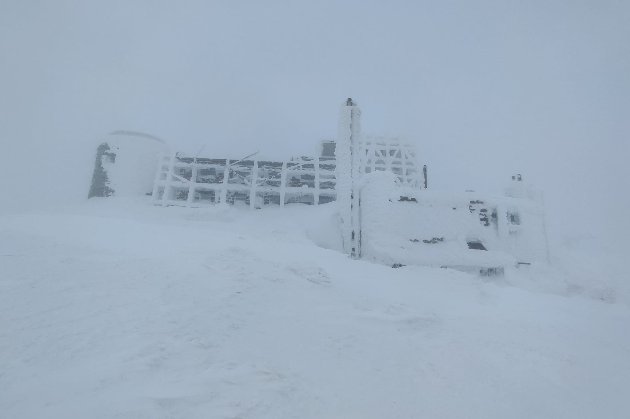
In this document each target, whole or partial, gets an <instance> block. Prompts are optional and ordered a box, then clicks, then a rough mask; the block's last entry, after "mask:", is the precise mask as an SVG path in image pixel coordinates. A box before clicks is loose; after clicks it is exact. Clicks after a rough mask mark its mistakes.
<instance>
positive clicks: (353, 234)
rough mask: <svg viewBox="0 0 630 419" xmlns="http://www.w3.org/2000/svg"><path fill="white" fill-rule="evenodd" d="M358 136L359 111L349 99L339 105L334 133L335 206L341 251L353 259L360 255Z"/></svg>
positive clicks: (359, 127) (359, 126) (359, 129)
mask: <svg viewBox="0 0 630 419" xmlns="http://www.w3.org/2000/svg"><path fill="white" fill-rule="evenodd" d="M360 135H361V110H360V109H359V108H358V106H356V104H355V103H354V102H353V101H352V99H350V98H349V99H348V100H347V101H346V103H345V104H344V105H343V106H342V107H341V111H340V114H339V125H338V134H337V145H336V155H337V168H336V178H337V205H338V207H339V214H340V216H341V230H342V239H343V247H344V251H345V252H346V253H348V254H350V256H351V257H353V258H359V257H361V249H360V243H361V242H360V235H361V224H360V220H359V206H360V202H359V190H358V179H359V177H360V173H359V171H360V158H361V156H360V155H359V153H360V150H359V142H360Z"/></svg>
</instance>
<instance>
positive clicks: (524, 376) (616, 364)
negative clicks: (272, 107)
mask: <svg viewBox="0 0 630 419" xmlns="http://www.w3.org/2000/svg"><path fill="white" fill-rule="evenodd" d="M332 205H334V204H332ZM332 205H326V206H322V207H320V208H312V207H309V208H305V207H301V206H295V207H290V208H285V209H284V210H281V209H279V208H275V209H274V208H271V209H267V210H264V211H256V212H251V211H248V210H244V209H239V208H224V207H214V208H209V209H198V210H192V209H183V208H173V207H171V208H159V207H152V206H150V205H149V204H148V203H146V202H129V201H120V200H92V201H90V202H88V203H86V204H84V205H81V206H78V207H72V208H65V209H59V210H57V211H54V212H47V213H29V214H20V215H7V216H3V217H2V218H0V417H6V418H88V417H89V418H269V419H279V418H405V419H406V418H595V417H597V418H604V417H605V418H627V417H628V415H629V414H630V413H629V412H630V397H628V395H629V393H628V391H629V389H630V333H629V330H630V298H628V293H627V292H626V291H624V290H627V289H628V288H624V287H621V286H619V287H618V285H619V284H623V283H624V281H626V280H627V277H625V276H624V274H625V272H624V271H622V270H621V268H619V269H617V270H615V269H616V268H614V267H613V268H611V267H610V266H611V265H610V264H606V266H607V268H604V267H603V266H604V263H601V264H598V263H594V262H591V263H590V264H588V265H585V264H584V263H582V265H580V262H583V260H582V259H581V258H580V256H579V255H580V253H579V252H577V250H575V249H571V248H569V247H565V248H563V251H562V252H560V253H557V254H556V258H560V261H556V263H558V266H556V267H554V268H545V269H539V270H535V271H533V272H529V273H527V272H526V273H522V272H521V273H517V272H508V273H507V276H506V277H505V278H503V279H495V280H492V281H488V280H487V279H486V280H482V279H481V278H478V277H474V276H470V275H467V274H463V273H460V272H455V271H450V270H444V269H429V268H421V267H409V266H408V267H404V268H400V269H392V268H390V267H387V266H383V265H378V264H374V263H368V262H362V261H352V260H349V259H348V258H347V257H345V256H344V255H342V254H340V253H338V252H336V251H335V250H332V249H334V248H335V247H336V246H338V244H337V243H336V242H335V239H334V236H331V234H330V233H331V229H332V228H333V227H332V217H333V215H332V212H333V209H334V207H333V206H332ZM316 244H317V245H316ZM318 245H319V246H318ZM326 247H327V248H326ZM576 255H577V256H576ZM602 257H603V256H602ZM591 258H592V255H591ZM566 261H573V262H574V264H573V265H570V264H566ZM562 263H565V264H564V265H562ZM585 266H586V267H590V268H588V269H587V268H585ZM613 266H621V264H620V263H619V264H618V265H614V263H613ZM589 269H590V271H589Z"/></svg>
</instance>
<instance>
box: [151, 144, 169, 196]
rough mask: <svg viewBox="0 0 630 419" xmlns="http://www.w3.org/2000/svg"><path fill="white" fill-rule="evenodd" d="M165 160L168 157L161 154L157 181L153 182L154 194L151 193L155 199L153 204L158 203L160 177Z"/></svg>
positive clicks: (156, 176)
mask: <svg viewBox="0 0 630 419" xmlns="http://www.w3.org/2000/svg"><path fill="white" fill-rule="evenodd" d="M164 160H166V156H165V155H164V154H160V158H159V159H158V167H157V173H156V174H155V180H154V181H153V192H152V193H151V198H153V202H155V203H157V202H158V190H159V189H160V183H161V180H160V177H161V176H162V166H163V165H164Z"/></svg>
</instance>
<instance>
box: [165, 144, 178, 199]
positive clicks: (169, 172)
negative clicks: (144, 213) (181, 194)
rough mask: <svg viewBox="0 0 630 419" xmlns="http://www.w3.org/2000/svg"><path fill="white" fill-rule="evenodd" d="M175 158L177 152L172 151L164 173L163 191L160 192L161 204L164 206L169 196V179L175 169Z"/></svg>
mask: <svg viewBox="0 0 630 419" xmlns="http://www.w3.org/2000/svg"><path fill="white" fill-rule="evenodd" d="M176 159H177V153H173V155H172V156H171V161H170V162H169V164H168V172H167V173H166V179H165V180H164V193H163V194H162V206H166V205H167V203H168V201H169V200H170V197H171V188H172V187H171V180H172V178H173V176H172V175H173V172H174V171H175V160H176Z"/></svg>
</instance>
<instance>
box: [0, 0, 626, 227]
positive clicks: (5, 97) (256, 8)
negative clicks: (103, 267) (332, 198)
mask: <svg viewBox="0 0 630 419" xmlns="http://www.w3.org/2000/svg"><path fill="white" fill-rule="evenodd" d="M349 96H351V97H353V98H354V99H355V100H356V101H357V102H358V103H359V105H360V106H361V108H362V110H363V127H364V131H365V132H367V133H370V134H391V135H402V136H404V137H406V138H407V139H408V140H410V141H413V142H415V143H417V144H418V147H419V150H420V155H421V160H422V162H423V163H426V164H428V166H429V170H430V175H431V185H432V186H433V187H435V188H447V189H453V190H462V189H469V188H473V189H477V190H494V191H499V189H500V188H501V186H502V185H503V184H504V183H505V182H506V181H507V180H508V179H509V177H510V175H511V174H512V172H516V171H518V172H521V173H523V174H524V176H525V178H526V179H528V180H531V181H532V182H533V183H535V184H536V185H537V186H539V187H541V188H542V189H544V191H545V193H546V196H547V203H548V209H549V219H550V223H551V224H552V228H554V229H556V230H557V231H558V232H561V233H563V234H566V233H567V232H569V231H574V232H578V233H580V232H586V233H589V232H590V233H593V234H596V235H601V236H605V237H609V236H613V235H619V234H620V233H626V232H628V233H630V223H629V222H628V220H627V215H626V213H627V211H628V209H627V208H628V204H629V203H630V202H629V198H628V192H629V191H630V181H629V177H630V168H629V164H628V159H629V158H630V145H629V141H630V122H629V121H630V2H625V1H601V0H592V1H474V2H473V1H434V2H426V1H387V2H385V1H380V2H373V1H352V2H351V1H346V2H344V1H302V2H297V1H291V2H289V1H286V2H277V1H251V2H245V1H225V2H211V1H198V2H195V1H157V0H152V1H139V0H137V1H130V0H127V1H109V0H108V1H100V2H99V1H63V0H56V1H24V0H21V1H20V0H15V1H13V0H2V1H0V144H1V145H2V154H1V157H0V159H1V160H0V163H2V166H0V167H2V172H0V175H1V179H0V186H1V187H2V192H3V193H2V195H3V197H2V198H0V199H1V200H2V201H5V200H6V204H7V205H5V207H9V208H32V207H33V206H35V205H45V203H44V202H42V201H45V202H46V203H57V202H60V201H72V200H78V199H84V197H85V196H86V194H87V184H88V182H89V179H88V178H89V176H91V173H90V170H91V166H92V163H93V151H94V146H95V144H96V143H97V142H98V140H99V139H101V138H102V137H103V135H104V134H106V133H107V132H110V131H113V130H116V129H132V130H140V131H145V132H148V133H151V134H154V135H157V136H159V137H162V138H165V139H167V140H169V141H170V142H171V143H172V144H173V145H174V146H175V147H176V148H179V149H182V150H188V151H190V150H198V149H199V147H201V145H203V144H205V145H206V147H205V150H206V153H211V154H213V155H216V156H217V157H222V156H228V157H232V156H234V157H238V156H242V155H244V154H248V153H249V152H252V151H255V150H261V151H262V152H263V153H264V154H266V155H275V156H277V157H278V158H284V157H287V156H290V155H294V154H306V153H307V154H312V153H313V151H314V148H315V145H316V143H317V142H318V141H319V140H320V139H323V138H331V137H334V136H335V130H336V122H337V121H336V118H337V111H338V107H339V105H340V104H341V103H342V102H343V101H344V99H345V98H346V97H349ZM26 159H28V161H29V163H31V166H29V168H28V169H22V168H20V166H21V164H22V162H24V161H25V160H26ZM35 166H36V167H35ZM47 172H52V174H48V173H47ZM55 178H56V179H62V181H61V182H60V183H57V182H55V181H53V179H55ZM42 187H44V191H43V192H42V191H41V188H42ZM35 188H39V189H40V190H39V191H38V192H35V190H36V189H35ZM20 189H22V191H20Z"/></svg>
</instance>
